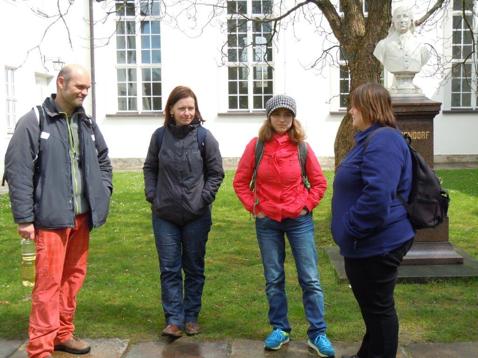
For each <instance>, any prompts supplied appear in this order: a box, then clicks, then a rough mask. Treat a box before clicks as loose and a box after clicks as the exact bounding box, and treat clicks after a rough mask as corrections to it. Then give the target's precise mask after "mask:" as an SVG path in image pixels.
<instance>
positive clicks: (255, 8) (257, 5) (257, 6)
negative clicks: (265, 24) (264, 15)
mask: <svg viewBox="0 0 478 358" xmlns="http://www.w3.org/2000/svg"><path fill="white" fill-rule="evenodd" d="M252 13H253V14H260V13H261V1H260V0H259V1H256V0H253V1H252Z"/></svg>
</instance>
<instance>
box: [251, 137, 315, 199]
mask: <svg viewBox="0 0 478 358" xmlns="http://www.w3.org/2000/svg"><path fill="white" fill-rule="evenodd" d="M297 147H298V148H297V155H298V156H299V163H300V170H301V173H302V174H301V175H302V183H304V186H305V187H306V188H307V190H309V189H310V182H309V178H308V177H307V172H306V170H305V162H306V161H307V144H306V143H305V142H299V144H298V145H297ZM262 154H264V142H263V141H261V140H260V139H259V138H257V142H256V149H255V151H254V157H255V158H254V159H255V163H254V171H253V172H252V177H251V182H250V183H249V188H250V189H251V191H254V190H255V188H256V176H257V168H258V166H259V163H260V162H261V159H262Z"/></svg>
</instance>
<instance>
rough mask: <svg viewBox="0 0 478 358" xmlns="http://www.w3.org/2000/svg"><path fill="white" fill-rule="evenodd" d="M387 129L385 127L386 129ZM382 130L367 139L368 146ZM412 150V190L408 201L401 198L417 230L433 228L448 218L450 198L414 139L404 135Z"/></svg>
mask: <svg viewBox="0 0 478 358" xmlns="http://www.w3.org/2000/svg"><path fill="white" fill-rule="evenodd" d="M385 128H387V127H384V129H385ZM379 130H381V129H377V130H375V131H374V132H372V133H371V134H369V136H368V137H367V139H366V145H365V147H366V146H367V144H368V142H369V141H370V139H371V138H372V136H373V135H375V133H376V132H378V131H379ZM402 135H403V138H404V139H405V142H406V143H407V145H408V148H409V150H410V155H411V159H412V188H411V192H410V196H409V198H408V201H406V200H405V199H404V198H403V197H402V196H401V195H400V196H399V198H400V200H401V201H402V203H403V205H404V206H405V208H406V209H407V213H408V218H409V220H410V222H411V224H412V226H413V228H414V229H415V230H417V229H426V228H433V227H435V226H437V225H439V224H441V223H442V222H443V220H444V219H445V218H446V217H447V213H448V205H449V202H450V196H449V195H448V192H447V191H446V190H444V189H443V188H442V187H441V184H440V179H439V178H438V177H437V176H436V174H435V172H434V171H433V169H432V168H430V166H429V165H428V164H427V162H426V161H425V159H423V157H422V156H421V155H420V154H419V153H418V152H417V151H416V150H415V149H414V148H413V147H412V145H411V142H412V139H411V138H410V136H409V135H408V134H402Z"/></svg>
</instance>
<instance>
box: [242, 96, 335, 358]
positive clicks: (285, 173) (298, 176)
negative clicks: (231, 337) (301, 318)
mask: <svg viewBox="0 0 478 358" xmlns="http://www.w3.org/2000/svg"><path fill="white" fill-rule="evenodd" d="M266 112H267V119H266V121H265V122H264V124H263V125H262V127H261V129H260V130H259V138H254V139H252V140H251V141H250V142H249V144H248V145H247V146H246V150H245V151H244V154H243V155H242V158H241V160H240V161H239V165H238V168H237V172H236V175H235V177H234V183H233V185H234V190H235V191H236V194H237V196H238V197H239V199H240V200H241V202H242V204H243V205H244V207H245V208H246V210H248V211H249V212H251V213H252V214H253V215H254V216H255V218H256V234H257V241H258V243H259V248H260V251H261V256H262V263H263V266H264V276H265V279H266V294H267V300H268V302H269V321H270V324H271V326H272V328H273V330H272V333H271V334H270V335H269V336H268V337H267V338H266V339H265V341H264V347H265V348H266V349H269V350H278V349H280V347H281V346H282V345H283V344H285V343H287V342H289V332H290V331H291V327H290V325H289V321H288V319H287V297H286V293H285V273H284V260H285V239H284V238H285V235H287V239H288V240H289V244H290V246H291V249H292V253H293V255H294V259H295V264H296V267H297V274H298V278H299V283H300V286H301V288H302V292H303V304H304V310H305V314H306V316H307V320H308V321H309V329H308V331H307V335H308V337H309V340H308V345H309V346H310V347H311V348H313V349H314V350H315V351H316V352H317V354H318V355H320V356H321V357H329V356H334V354H335V352H334V349H333V347H332V344H331V343H330V341H329V340H328V338H327V336H326V334H325V331H326V324H325V320H324V297H323V293H322V288H321V287H320V280H319V273H318V269H317V250H316V247H315V241H314V224H313V221H312V210H313V209H314V208H315V207H316V206H317V205H318V204H319V202H320V200H321V199H322V197H323V196H324V192H325V189H326V188H327V182H326V179H325V178H324V176H323V174H322V169H321V168H320V164H319V162H318V160H317V158H316V156H315V154H314V152H313V151H312V149H311V148H310V146H309V145H308V144H305V145H306V148H307V156H306V160H305V172H306V174H307V178H308V181H309V183H310V188H307V187H306V186H305V181H303V178H302V169H301V163H300V160H299V147H300V145H299V144H300V143H302V142H303V141H304V137H305V135H304V131H303V130H302V127H301V125H300V123H299V122H298V121H297V120H296V119H295V115H296V103H295V100H294V99H293V98H291V97H289V96H285V95H278V96H274V97H272V98H271V99H270V100H269V101H267V103H266ZM258 140H259V141H261V142H262V143H264V146H263V153H262V159H261V160H260V163H258V165H257V166H258V167H257V168H255V166H256V162H255V151H256V144H257V141H258ZM302 145H303V144H302ZM258 148H259V147H258ZM255 169H256V176H255V185H253V188H252V189H251V187H250V183H251V179H252V178H253V173H254V171H255Z"/></svg>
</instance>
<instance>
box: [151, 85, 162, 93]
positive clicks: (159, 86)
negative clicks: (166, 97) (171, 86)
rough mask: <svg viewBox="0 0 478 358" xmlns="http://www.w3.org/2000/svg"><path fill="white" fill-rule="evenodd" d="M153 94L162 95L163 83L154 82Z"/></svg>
mask: <svg viewBox="0 0 478 358" xmlns="http://www.w3.org/2000/svg"><path fill="white" fill-rule="evenodd" d="M152 87H153V96H161V83H153V86H152Z"/></svg>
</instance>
